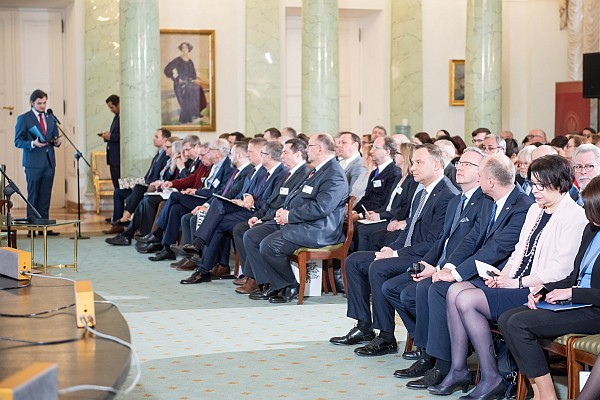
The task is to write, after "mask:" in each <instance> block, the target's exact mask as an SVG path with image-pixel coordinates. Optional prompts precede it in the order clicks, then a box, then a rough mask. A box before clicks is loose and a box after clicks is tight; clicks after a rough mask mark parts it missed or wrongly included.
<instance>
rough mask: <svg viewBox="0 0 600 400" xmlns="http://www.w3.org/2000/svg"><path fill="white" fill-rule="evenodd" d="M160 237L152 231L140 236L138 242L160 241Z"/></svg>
mask: <svg viewBox="0 0 600 400" xmlns="http://www.w3.org/2000/svg"><path fill="white" fill-rule="evenodd" d="M160 241H161V238H159V237H158V236H155V235H154V233H149V234H147V235H146V236H142V237H141V238H139V239H138V242H140V243H160Z"/></svg>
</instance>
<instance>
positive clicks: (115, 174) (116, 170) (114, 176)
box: [108, 164, 121, 189]
mask: <svg viewBox="0 0 600 400" xmlns="http://www.w3.org/2000/svg"><path fill="white" fill-rule="evenodd" d="M108 167H109V168H110V179H111V180H112V184H113V187H114V188H115V189H118V188H119V178H120V177H121V166H120V165H110V164H109V165H108Z"/></svg>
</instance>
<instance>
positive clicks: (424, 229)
mask: <svg viewBox="0 0 600 400" xmlns="http://www.w3.org/2000/svg"><path fill="white" fill-rule="evenodd" d="M417 194H418V193H417ZM457 194H458V190H457V189H456V188H455V187H454V185H453V184H452V182H450V179H448V178H447V177H445V176H444V177H443V178H442V180H441V181H439V182H438V184H437V185H435V187H434V188H433V190H432V191H431V194H430V195H429V197H428V198H427V201H426V202H425V205H424V206H423V209H422V210H421V214H420V215H419V216H418V218H417V220H416V222H415V228H414V230H413V234H412V238H411V246H410V249H408V250H407V251H409V252H410V253H411V254H412V255H415V256H419V257H422V256H424V255H425V254H426V253H427V252H428V251H429V250H430V249H431V246H432V245H433V243H434V242H435V241H436V240H437V239H438V237H439V236H440V233H441V231H442V228H443V227H444V219H445V216H446V208H447V207H448V202H449V201H450V199H452V198H453V197H454V196H456V195H457ZM415 203H418V199H417V198H415ZM413 208H414V209H415V210H413V213H414V212H415V211H416V204H415V205H414V207H413ZM411 219H412V217H411V218H409V219H408V220H407V221H406V224H407V226H406V229H404V230H403V231H401V233H400V235H399V236H398V238H397V239H396V240H395V241H394V242H393V243H392V244H390V246H389V247H390V248H392V249H394V250H400V249H402V248H404V243H405V242H406V236H407V234H408V231H409V226H410V224H411V223H412V222H411Z"/></svg>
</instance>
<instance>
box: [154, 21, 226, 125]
mask: <svg viewBox="0 0 600 400" xmlns="http://www.w3.org/2000/svg"><path fill="white" fill-rule="evenodd" d="M160 66H161V69H162V71H161V79H160V100H161V107H160V109H161V124H162V126H164V127H166V128H168V129H170V130H173V131H214V130H216V128H217V127H216V118H215V116H216V110H215V93H216V90H215V31H214V30H181V29H161V30H160Z"/></svg>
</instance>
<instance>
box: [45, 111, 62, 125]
mask: <svg viewBox="0 0 600 400" xmlns="http://www.w3.org/2000/svg"><path fill="white" fill-rule="evenodd" d="M46 113H47V114H48V115H52V118H54V120H55V121H56V123H57V124H58V125H60V121H59V120H58V118H56V115H54V111H52V109H51V108H49V109H48V110H47V111H46Z"/></svg>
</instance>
